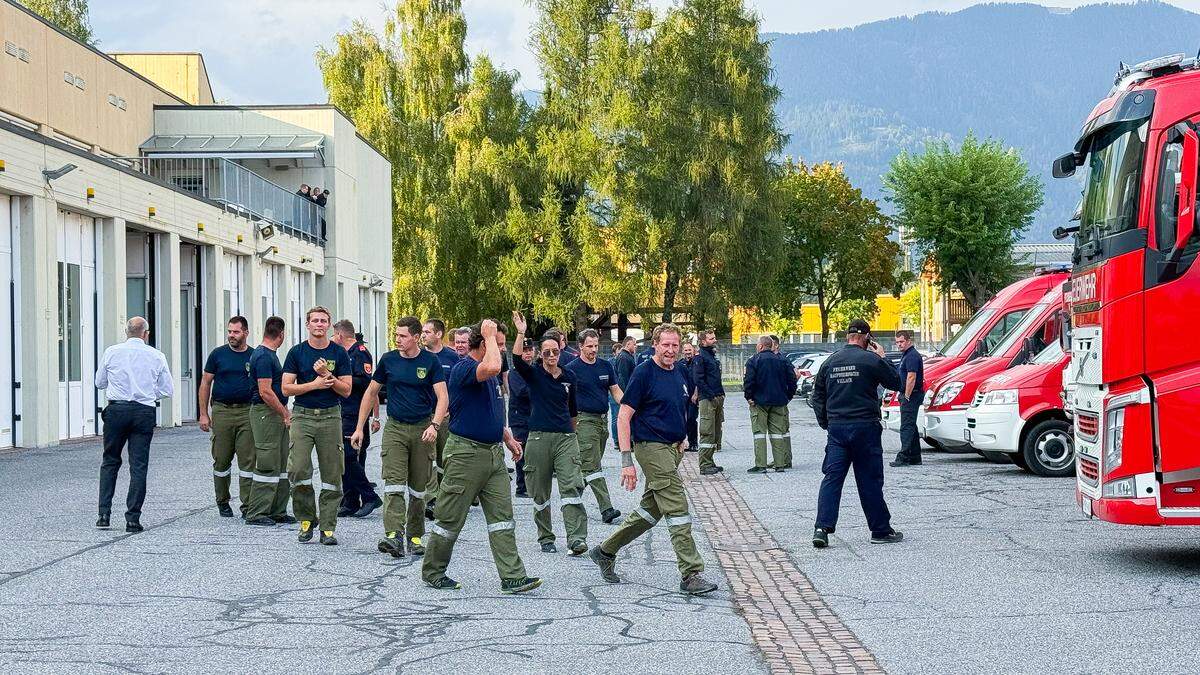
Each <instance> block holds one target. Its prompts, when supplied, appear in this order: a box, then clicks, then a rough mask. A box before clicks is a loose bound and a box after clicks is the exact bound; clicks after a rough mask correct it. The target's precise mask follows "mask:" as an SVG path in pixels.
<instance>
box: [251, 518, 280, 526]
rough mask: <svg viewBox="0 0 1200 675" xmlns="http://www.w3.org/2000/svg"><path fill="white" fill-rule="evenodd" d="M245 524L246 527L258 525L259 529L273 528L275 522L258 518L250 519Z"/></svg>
mask: <svg viewBox="0 0 1200 675" xmlns="http://www.w3.org/2000/svg"><path fill="white" fill-rule="evenodd" d="M246 524H247V525H258V526H260V527H275V525H276V523H275V521H274V520H272V519H271V518H268V517H267V516H259V517H257V518H251V519H249V520H247V521H246Z"/></svg>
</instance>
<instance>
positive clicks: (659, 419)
mask: <svg viewBox="0 0 1200 675" xmlns="http://www.w3.org/2000/svg"><path fill="white" fill-rule="evenodd" d="M680 368H681V366H680V365H678V364H676V365H675V367H674V368H672V369H671V370H665V369H663V368H661V367H659V365H658V364H657V363H655V362H654V359H648V360H646V361H644V362H642V364H641V365H639V366H638V367H637V368H634V369H633V375H631V376H630V377H629V387H628V388H627V389H626V390H625V395H624V397H623V398H622V399H621V405H627V406H629V407H631V408H633V410H634V415H633V424H632V429H631V431H632V432H633V442H634V443H639V442H648V443H671V444H674V443H678V442H679V441H682V440H683V439H684V438H686V437H687V402H688V392H687V382H686V381H685V380H684V378H683V372H682V371H681V370H680Z"/></svg>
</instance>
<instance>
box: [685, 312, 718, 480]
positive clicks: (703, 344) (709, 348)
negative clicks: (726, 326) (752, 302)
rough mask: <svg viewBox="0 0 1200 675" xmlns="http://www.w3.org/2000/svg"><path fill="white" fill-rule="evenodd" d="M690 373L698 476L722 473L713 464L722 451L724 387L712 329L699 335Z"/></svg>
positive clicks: (714, 333)
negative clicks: (696, 414) (696, 426)
mask: <svg viewBox="0 0 1200 675" xmlns="http://www.w3.org/2000/svg"><path fill="white" fill-rule="evenodd" d="M692 374H693V375H694V378H695V381H696V393H695V394H694V395H693V397H692V398H693V400H695V401H696V402H697V403H698V404H699V406H700V411H699V425H700V473H701V474H702V475H705V476H711V475H713V474H716V473H721V472H722V471H724V470H725V469H724V468H722V467H720V466H717V464H716V462H714V461H713V455H714V454H715V453H717V452H720V451H721V427H722V425H723V424H724V423H725V387H724V386H722V384H721V362H720V361H719V360H718V359H717V333H716V331H714V330H713V329H711V328H709V329H708V330H705V331H703V332H701V333H700V353H699V354H698V355H697V356H696V360H695V362H694V363H693V364H692Z"/></svg>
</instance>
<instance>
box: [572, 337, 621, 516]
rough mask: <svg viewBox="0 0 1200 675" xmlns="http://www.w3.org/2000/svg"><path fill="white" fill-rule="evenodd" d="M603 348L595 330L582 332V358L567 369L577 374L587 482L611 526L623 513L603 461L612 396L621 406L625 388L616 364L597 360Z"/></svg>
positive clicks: (578, 426)
mask: <svg viewBox="0 0 1200 675" xmlns="http://www.w3.org/2000/svg"><path fill="white" fill-rule="evenodd" d="M599 348H600V334H599V333H597V332H596V330H595V329H594V328H588V329H586V330H584V331H582V332H580V333H579V358H577V359H575V360H574V361H572V362H570V363H568V364H567V365H566V369H567V370H569V371H571V372H572V373H574V374H575V402H576V405H577V406H578V407H579V417H578V418H577V423H576V431H577V432H578V437H579V458H580V461H581V462H582V469H583V480H584V482H585V483H587V485H588V487H590V488H591V489H592V494H593V495H594V496H595V497H596V505H597V506H599V507H600V519H601V520H603V521H604V522H605V523H611V522H612V521H614V520H616V519H617V518H620V517H621V512H620V511H618V510H617V509H614V508H613V505H612V499H610V498H609V496H608V482H607V481H605V480H604V470H603V468H602V467H601V463H602V462H601V460H602V458H603V457H604V447H605V446H606V445H608V398H609V397H610V396H611V397H612V398H613V400H615V401H616V402H617V404H620V403H621V387H620V386H618V385H617V374H616V371H615V370H613V366H612V364H611V363H609V362H608V361H605V360H604V359H600V358H596V356H597V355H596V352H597V351H598V350H599Z"/></svg>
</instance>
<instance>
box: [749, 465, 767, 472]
mask: <svg viewBox="0 0 1200 675" xmlns="http://www.w3.org/2000/svg"><path fill="white" fill-rule="evenodd" d="M766 472H767V467H765V466H752V467H750V468H749V469H746V473H766Z"/></svg>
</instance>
